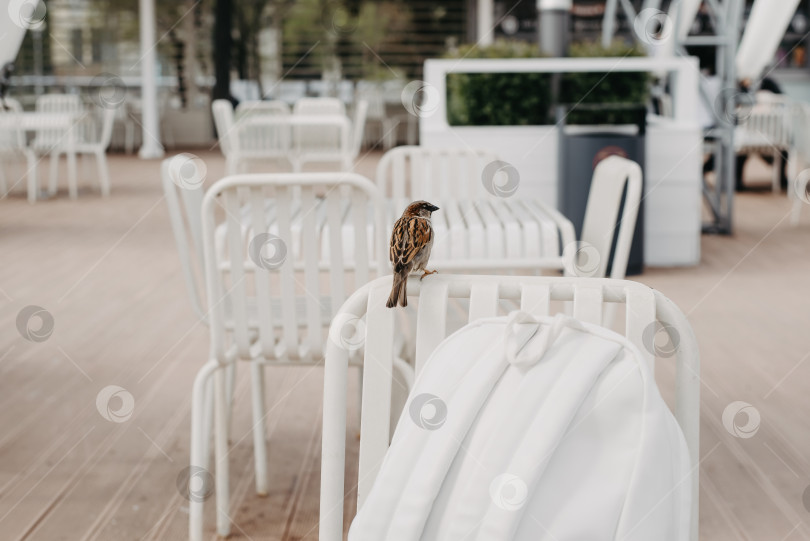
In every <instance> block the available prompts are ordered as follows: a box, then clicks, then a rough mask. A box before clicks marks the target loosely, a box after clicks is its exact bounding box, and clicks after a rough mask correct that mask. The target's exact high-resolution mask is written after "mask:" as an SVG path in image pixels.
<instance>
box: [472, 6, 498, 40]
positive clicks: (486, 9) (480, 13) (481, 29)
mask: <svg viewBox="0 0 810 541" xmlns="http://www.w3.org/2000/svg"><path fill="white" fill-rule="evenodd" d="M477 2H478V7H477V13H476V16H477V20H478V27H477V31H476V37H477V38H478V41H477V43H478V45H492V42H493V40H494V36H495V22H494V19H493V15H494V11H495V7H494V5H493V1H492V0H477Z"/></svg>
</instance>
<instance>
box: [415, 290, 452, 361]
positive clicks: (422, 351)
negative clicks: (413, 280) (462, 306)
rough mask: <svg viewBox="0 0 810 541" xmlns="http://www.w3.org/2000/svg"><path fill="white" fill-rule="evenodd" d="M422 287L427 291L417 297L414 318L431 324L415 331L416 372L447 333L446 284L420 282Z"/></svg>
mask: <svg viewBox="0 0 810 541" xmlns="http://www.w3.org/2000/svg"><path fill="white" fill-rule="evenodd" d="M422 287H423V288H424V290H425V291H426V292H427V293H426V294H425V295H424V296H422V297H420V298H419V309H418V312H417V318H416V320H417V321H429V322H430V323H431V324H430V325H425V326H423V327H422V328H420V329H419V330H418V331H417V333H416V359H415V360H414V370H415V372H416V373H417V374H419V372H420V371H421V369H422V366H424V364H425V361H427V359H428V357H429V356H430V354H431V353H432V352H433V350H434V349H436V346H438V345H439V342H441V341H442V340H444V337H445V336H446V335H447V330H446V329H447V302H448V291H447V284H443V283H436V284H432V283H428V284H422Z"/></svg>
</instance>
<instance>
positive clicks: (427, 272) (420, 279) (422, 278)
mask: <svg viewBox="0 0 810 541" xmlns="http://www.w3.org/2000/svg"><path fill="white" fill-rule="evenodd" d="M438 272H439V271H436V270H432V271H429V270H426V271H425V274H423V275H422V276H420V277H419V281H420V282H421V281H422V280H424V279H425V276H427V275H428V274H437V273H438Z"/></svg>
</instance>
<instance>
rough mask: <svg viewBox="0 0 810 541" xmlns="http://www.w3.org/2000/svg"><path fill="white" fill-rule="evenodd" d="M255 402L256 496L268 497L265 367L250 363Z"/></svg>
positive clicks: (254, 452) (254, 458) (254, 457)
mask: <svg viewBox="0 0 810 541" xmlns="http://www.w3.org/2000/svg"><path fill="white" fill-rule="evenodd" d="M250 369H251V374H250V379H251V388H252V399H253V400H252V402H253V461H254V463H255V466H256V494H258V495H259V496H267V435H266V433H265V423H264V415H265V406H264V365H263V364H261V363H258V362H255V361H254V362H251V363H250Z"/></svg>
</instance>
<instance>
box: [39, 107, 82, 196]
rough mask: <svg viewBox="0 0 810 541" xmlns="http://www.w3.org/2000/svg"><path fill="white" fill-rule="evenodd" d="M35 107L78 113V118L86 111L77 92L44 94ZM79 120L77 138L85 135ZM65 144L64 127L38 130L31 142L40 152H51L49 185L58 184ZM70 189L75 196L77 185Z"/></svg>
mask: <svg viewBox="0 0 810 541" xmlns="http://www.w3.org/2000/svg"><path fill="white" fill-rule="evenodd" d="M35 107H36V111H37V112H38V113H54V114H64V113H71V114H75V115H77V118H78V117H79V116H80V115H82V114H83V113H84V105H83V104H82V100H81V98H80V97H79V96H78V95H77V94H44V95H42V96H40V97H38V98H37V101H36V106H35ZM77 122H78V125H77V126H76V127H77V128H78V129H77V132H78V133H77V139H81V138H82V135H83V134H82V129H81V128H83V126H82V125H81V123H80V122H79V121H78V120H77ZM65 144H66V139H65V131H64V130H62V129H42V130H38V131H37V133H36V137H35V138H34V140H33V142H32V143H31V146H32V147H33V148H34V150H35V151H36V152H37V153H38V154H40V155H47V154H50V156H51V170H50V180H49V182H48V185H49V187H53V186H56V182H57V177H58V174H59V171H58V167H59V155H60V154H63V153H64V152H65V150H66V148H65ZM69 189H70V192H71V194H72V196H75V194H76V191H77V187H76V186H69Z"/></svg>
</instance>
